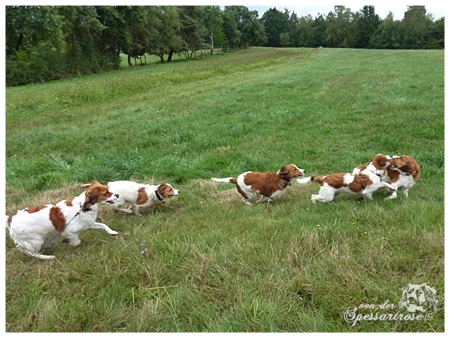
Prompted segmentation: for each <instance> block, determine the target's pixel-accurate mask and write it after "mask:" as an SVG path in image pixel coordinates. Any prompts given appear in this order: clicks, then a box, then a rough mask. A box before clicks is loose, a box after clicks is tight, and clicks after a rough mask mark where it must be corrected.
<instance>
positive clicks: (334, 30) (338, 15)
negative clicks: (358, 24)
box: [326, 6, 353, 48]
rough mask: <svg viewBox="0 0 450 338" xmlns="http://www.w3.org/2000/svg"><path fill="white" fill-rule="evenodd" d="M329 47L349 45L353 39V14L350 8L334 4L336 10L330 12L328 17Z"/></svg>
mask: <svg viewBox="0 0 450 338" xmlns="http://www.w3.org/2000/svg"><path fill="white" fill-rule="evenodd" d="M326 24H327V31H326V34H327V43H326V45H327V46H328V47H338V48H345V47H349V46H350V44H349V41H350V40H351V33H352V24H353V14H352V12H351V11H350V8H345V7H344V6H334V12H330V13H328V15H327V18H326Z"/></svg>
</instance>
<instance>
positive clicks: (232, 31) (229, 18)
mask: <svg viewBox="0 0 450 338" xmlns="http://www.w3.org/2000/svg"><path fill="white" fill-rule="evenodd" d="M222 31H223V33H224V35H225V38H226V41H225V45H224V50H225V51H226V50H227V46H229V47H231V48H233V47H236V46H237V45H238V44H239V41H240V40H241V32H239V30H238V28H237V22H236V20H235V18H234V12H233V11H232V10H230V9H228V8H225V10H224V11H223V12H222Z"/></svg>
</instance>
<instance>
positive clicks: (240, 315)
mask: <svg viewBox="0 0 450 338" xmlns="http://www.w3.org/2000/svg"><path fill="white" fill-rule="evenodd" d="M5 122H6V140H5V143H6V169H5V171H6V214H8V215H12V214H14V213H15V212H16V211H17V210H18V209H21V208H24V207H26V206H30V205H37V204H45V203H55V202H57V201H59V200H62V199H65V198H68V197H72V196H76V195H79V194H80V193H81V189H79V188H78V184H80V183H87V182H90V181H93V180H98V181H100V182H102V183H105V184H106V183H107V182H109V181H113V180H121V179H131V180H135V181H139V182H147V183H155V184H156V183H161V182H169V183H171V184H172V185H174V187H175V188H177V189H180V191H181V193H180V196H178V197H176V198H173V199H171V200H169V201H168V202H167V203H166V204H164V205H159V206H155V207H152V208H149V209H148V210H144V211H143V216H141V217H138V216H134V215H129V214H124V213H116V212H113V211H112V210H111V208H110V207H108V206H107V205H105V206H102V207H101V209H100V211H99V217H98V218H99V220H100V221H102V222H104V223H107V224H108V225H109V226H110V227H111V228H112V229H114V230H116V231H118V232H119V235H118V236H117V237H110V236H109V235H107V234H106V233H105V232H102V231H89V232H85V233H82V234H81V236H80V238H81V241H82V243H81V245H80V246H79V247H77V248H72V247H69V246H68V245H65V244H64V243H62V242H61V241H57V242H56V243H55V244H53V245H52V247H51V248H49V249H48V250H47V251H46V252H48V253H51V254H54V255H55V256H56V259H55V260H53V261H41V260H38V259H34V258H30V257H27V256H25V255H23V254H22V253H21V252H19V251H18V250H17V249H16V248H15V247H14V243H13V242H12V241H11V239H10V238H9V235H8V234H7V233H5V245H6V249H5V257H6V263H5V265H6V266H5V269H6V281H5V289H6V290H5V293H6V294H5V303H6V316H5V320H6V328H5V330H6V331H7V332H442V331H444V304H445V300H444V51H443V50H439V51H430V50H427V51H417V50H415V51H408V50H395V51H394V50H393V51H388V50H352V49H326V48H321V49H272V48H250V49H248V50H243V51H235V52H230V53H225V54H217V55H215V56H213V57H208V58H203V59H199V60H195V61H186V62H183V61H177V62H173V63H171V64H151V65H147V66H145V67H141V66H136V67H132V68H124V69H122V70H120V71H115V72H109V73H104V74H96V75H92V76H84V77H80V78H76V79H71V80H64V81H56V82H52V83H46V84H36V85H28V86H23V87H17V88H7V89H6V117H5ZM377 153H385V154H408V155H411V156H414V157H415V158H416V160H417V161H418V163H419V165H420V166H421V171H422V172H421V178H420V180H419V181H418V182H417V184H416V185H415V186H414V187H413V188H412V189H411V190H410V192H409V197H408V198H406V197H405V196H403V195H402V194H399V197H398V198H397V199H396V200H385V199H384V198H385V197H386V196H387V192H385V191H380V192H378V193H376V194H375V195H374V199H373V200H372V201H366V202H363V203H358V202H357V197H355V196H350V195H341V196H338V197H337V198H336V200H335V201H334V202H333V203H330V204H313V203H312V202H311V200H310V199H311V194H313V193H317V191H318V189H319V186H318V185H317V184H315V183H310V184H308V185H299V184H296V183H292V185H291V186H289V187H288V188H287V189H286V191H285V193H284V194H283V195H282V196H281V197H280V198H279V199H278V200H276V201H274V202H272V203H269V204H267V203H265V204H255V205H253V206H246V205H244V204H243V203H241V201H240V200H241V197H240V195H239V194H238V193H237V191H236V189H235V187H234V186H233V185H231V184H218V183H215V182H212V181H211V177H229V176H235V175H238V174H240V173H242V172H245V171H248V170H253V171H277V170H278V169H279V168H280V167H281V166H282V165H284V164H288V163H295V164H296V165H297V166H299V167H300V168H302V169H305V170H306V171H307V174H308V175H325V174H329V173H333V172H345V171H351V170H352V169H353V167H355V166H356V165H359V164H362V163H365V162H366V161H368V160H369V159H370V158H371V157H372V156H373V155H375V154H377ZM410 283H411V284H421V283H427V285H429V286H431V287H434V288H435V289H436V291H437V299H438V301H439V303H438V311H437V312H436V313H432V316H431V315H430V316H428V317H427V318H426V319H422V320H380V319H377V320H375V319H373V320H369V319H366V320H360V321H358V322H356V323H355V322H354V321H353V322H352V321H350V322H349V321H346V317H345V313H346V312H347V313H348V311H347V310H348V309H349V308H354V307H356V308H357V309H358V310H357V311H358V313H360V314H368V315H370V314H372V315H374V314H375V313H378V315H381V314H388V313H392V314H394V313H396V312H401V313H405V310H404V309H399V307H398V306H397V304H398V301H399V299H400V297H401V295H402V291H401V288H403V287H406V286H407V285H408V284H410ZM386 301H388V302H389V303H390V304H393V305H394V307H393V308H390V309H386V308H385V307H380V305H381V304H385V303H386ZM364 305H373V306H372V307H371V308H370V306H369V308H363V307H364ZM360 307H361V308H360ZM347 319H348V318H347Z"/></svg>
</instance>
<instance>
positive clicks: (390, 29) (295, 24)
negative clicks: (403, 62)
mask: <svg viewBox="0 0 450 338" xmlns="http://www.w3.org/2000/svg"><path fill="white" fill-rule="evenodd" d="M444 21H445V20H444V17H442V18H440V19H438V20H434V19H433V16H432V15H431V14H427V11H426V9H425V6H408V7H407V11H406V12H405V13H404V17H403V19H402V20H394V15H393V14H392V13H389V14H388V16H387V17H386V18H385V19H384V20H382V19H381V18H380V16H379V15H378V14H376V13H375V7H374V6H364V7H363V8H362V9H361V10H360V11H358V12H355V13H353V12H352V11H351V10H350V8H346V7H344V6H335V7H334V12H329V13H328V15H326V16H325V15H323V14H318V15H317V16H316V17H315V18H313V17H312V16H311V15H308V16H304V17H301V18H299V17H298V16H297V15H296V13H295V12H293V13H290V11H289V10H287V9H286V10H285V11H284V12H280V11H278V10H277V9H275V8H271V9H269V10H268V11H267V12H265V13H264V15H263V17H262V22H263V25H264V30H265V33H266V35H267V43H266V45H267V46H278V47H318V46H323V47H333V48H336V47H338V48H377V49H442V48H444V30H445V29H444Z"/></svg>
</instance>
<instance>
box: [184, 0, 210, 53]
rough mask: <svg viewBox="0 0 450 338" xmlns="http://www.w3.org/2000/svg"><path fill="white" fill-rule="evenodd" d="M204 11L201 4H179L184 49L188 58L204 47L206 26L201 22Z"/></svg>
mask: <svg viewBox="0 0 450 338" xmlns="http://www.w3.org/2000/svg"><path fill="white" fill-rule="evenodd" d="M202 12H203V8H202V7H201V6H179V7H178V13H179V19H180V24H181V31H180V35H181V39H182V41H183V47H182V51H183V52H185V53H186V55H187V58H192V57H193V55H195V54H196V51H197V50H202V49H203V44H204V39H203V36H205V35H206V28H205V27H204V26H203V25H202V24H201V21H200V18H201V15H202Z"/></svg>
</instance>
